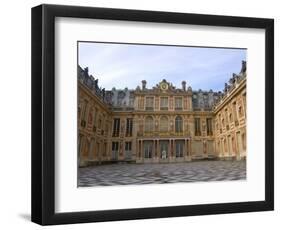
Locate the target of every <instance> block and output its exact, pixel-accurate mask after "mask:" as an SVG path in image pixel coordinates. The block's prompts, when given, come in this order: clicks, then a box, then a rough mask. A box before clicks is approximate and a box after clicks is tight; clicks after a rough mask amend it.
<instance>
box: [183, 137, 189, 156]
mask: <svg viewBox="0 0 281 230" xmlns="http://www.w3.org/2000/svg"><path fill="white" fill-rule="evenodd" d="M183 153H184V155H183V157H185V158H186V157H187V156H188V155H187V140H186V139H184V151H183Z"/></svg>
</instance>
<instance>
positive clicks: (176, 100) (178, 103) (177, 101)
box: [175, 97, 182, 110]
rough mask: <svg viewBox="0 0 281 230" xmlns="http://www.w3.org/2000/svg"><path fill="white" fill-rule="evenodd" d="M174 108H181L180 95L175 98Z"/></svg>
mask: <svg viewBox="0 0 281 230" xmlns="http://www.w3.org/2000/svg"><path fill="white" fill-rule="evenodd" d="M175 110H182V97H176V98H175Z"/></svg>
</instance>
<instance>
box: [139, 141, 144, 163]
mask: <svg viewBox="0 0 281 230" xmlns="http://www.w3.org/2000/svg"><path fill="white" fill-rule="evenodd" d="M140 150H141V152H140V158H141V159H143V158H144V157H143V140H141V148H140Z"/></svg>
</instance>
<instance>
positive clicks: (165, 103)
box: [160, 97, 169, 110]
mask: <svg viewBox="0 0 281 230" xmlns="http://www.w3.org/2000/svg"><path fill="white" fill-rule="evenodd" d="M168 99H169V98H168V97H161V98H160V110H168Z"/></svg>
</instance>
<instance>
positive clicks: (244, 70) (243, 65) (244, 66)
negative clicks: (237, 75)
mask: <svg viewBox="0 0 281 230" xmlns="http://www.w3.org/2000/svg"><path fill="white" fill-rule="evenodd" d="M246 69H247V63H246V61H242V68H241V73H245V72H246Z"/></svg>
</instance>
